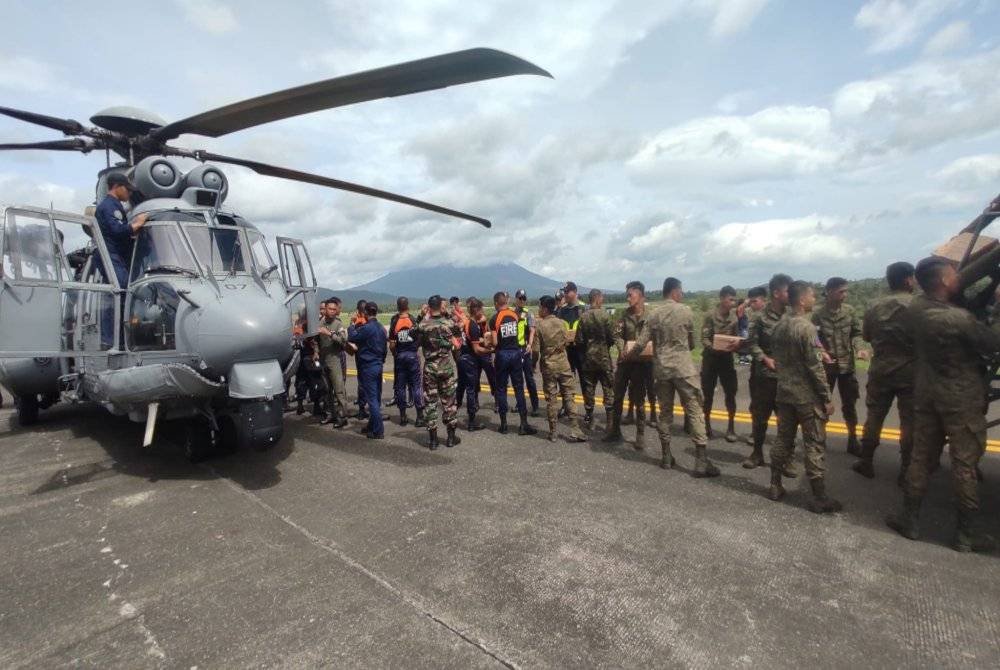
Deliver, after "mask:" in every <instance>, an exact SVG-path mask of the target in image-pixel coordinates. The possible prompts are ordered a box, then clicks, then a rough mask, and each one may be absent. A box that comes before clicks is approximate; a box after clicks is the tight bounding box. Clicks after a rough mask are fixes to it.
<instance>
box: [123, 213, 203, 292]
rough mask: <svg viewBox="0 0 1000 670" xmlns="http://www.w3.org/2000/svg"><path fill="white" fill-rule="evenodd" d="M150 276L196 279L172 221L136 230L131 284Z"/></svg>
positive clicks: (180, 237) (188, 256) (193, 264)
mask: <svg viewBox="0 0 1000 670" xmlns="http://www.w3.org/2000/svg"><path fill="white" fill-rule="evenodd" d="M150 274H181V275H192V276H199V273H198V266H197V264H196V263H195V262H194V259H193V258H192V257H191V252H190V251H188V248H187V245H186V244H184V237H183V235H181V230H180V228H178V226H177V224H176V223H174V222H169V223H161V222H159V221H158V222H156V223H155V224H154V223H150V224H149V225H146V226H143V227H142V228H140V229H139V233H138V235H137V236H136V241H135V256H134V257H133V260H132V278H131V280H132V281H135V280H137V279H140V278H142V277H145V276H146V275H150Z"/></svg>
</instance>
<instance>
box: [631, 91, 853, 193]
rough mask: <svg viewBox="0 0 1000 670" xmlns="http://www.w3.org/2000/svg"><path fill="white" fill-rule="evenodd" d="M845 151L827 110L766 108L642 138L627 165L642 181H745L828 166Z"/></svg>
mask: <svg viewBox="0 0 1000 670" xmlns="http://www.w3.org/2000/svg"><path fill="white" fill-rule="evenodd" d="M843 151H844V146H843V140H842V139H841V138H838V137H837V136H836V135H835V133H834V132H833V129H832V127H831V119H830V112H829V111H828V110H826V109H823V108H820V107H792V106H788V107H768V108H766V109H763V110H761V111H759V112H757V113H755V114H751V115H749V116H711V117H703V118H700V119H695V120H693V121H689V122H687V123H684V124H681V125H679V126H674V127H673V128H668V129H666V130H664V131H662V132H660V133H658V134H657V135H655V136H654V137H652V138H651V139H649V140H648V141H647V142H645V143H644V145H643V146H642V147H641V148H640V149H639V150H638V151H637V152H636V154H635V155H634V156H632V158H630V159H629V161H628V167H629V168H630V169H631V170H632V172H633V174H635V175H636V176H637V177H638V178H639V179H640V180H643V181H652V180H658V179H663V178H669V177H695V178H711V179H713V180H716V181H722V182H744V181H753V180H757V179H777V178H790V177H795V176H798V175H805V174H813V173H816V172H820V171H823V170H827V169H829V168H831V167H833V166H834V165H836V163H837V162H838V161H839V160H840V159H841V156H842V153H843Z"/></svg>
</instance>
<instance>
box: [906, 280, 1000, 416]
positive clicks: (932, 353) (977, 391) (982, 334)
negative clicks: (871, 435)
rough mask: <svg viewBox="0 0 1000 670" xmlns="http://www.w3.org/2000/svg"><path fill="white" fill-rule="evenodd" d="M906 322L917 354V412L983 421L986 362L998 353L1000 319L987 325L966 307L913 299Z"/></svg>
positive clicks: (999, 352)
mask: <svg viewBox="0 0 1000 670" xmlns="http://www.w3.org/2000/svg"><path fill="white" fill-rule="evenodd" d="M906 321H907V325H908V326H909V329H910V332H911V333H913V344H914V349H915V351H916V364H915V366H914V396H915V397H914V400H915V403H916V407H917V409H931V410H935V411H937V412H941V413H955V414H959V415H963V414H964V415H967V416H969V417H970V420H975V421H977V422H979V421H981V420H982V416H983V414H984V413H985V411H986V402H987V401H986V398H987V394H988V393H989V379H988V376H987V365H986V361H987V360H988V359H990V358H993V357H994V356H997V355H998V354H1000V321H998V322H995V323H994V324H993V325H992V326H987V325H985V324H983V323H981V322H979V321H977V320H976V318H975V317H974V316H973V315H972V313H971V312H969V311H968V310H966V309H963V308H961V307H958V306H956V305H952V304H951V303H946V302H939V301H937V300H934V299H932V298H929V297H927V296H923V295H920V296H917V297H915V298H913V300H912V301H911V302H910V306H909V308H908V309H907V312H906Z"/></svg>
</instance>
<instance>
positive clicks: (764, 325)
mask: <svg viewBox="0 0 1000 670" xmlns="http://www.w3.org/2000/svg"><path fill="white" fill-rule="evenodd" d="M779 321H781V312H775V311H774V309H773V308H772V307H771V304H770V303H768V305H767V307H765V308H764V309H763V310H761V311H760V312H756V313H755V314H754V315H753V318H752V319H751V320H750V336H749V340H750V355H751V356H753V360H754V373H755V374H759V375H761V376H762V377H770V378H772V379H777V378H778V373H777V372H775V371H774V370H772V369H770V368H768V367H767V366H766V365H764V356H767V357H768V358H774V344H773V342H772V333H773V332H774V327H775V326H776V325H778V322H779Z"/></svg>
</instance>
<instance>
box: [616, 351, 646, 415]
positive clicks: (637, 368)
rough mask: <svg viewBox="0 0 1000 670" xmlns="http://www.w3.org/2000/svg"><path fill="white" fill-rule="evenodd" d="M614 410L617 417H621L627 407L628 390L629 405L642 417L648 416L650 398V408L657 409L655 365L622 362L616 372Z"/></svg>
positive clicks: (639, 362)
mask: <svg viewBox="0 0 1000 670" xmlns="http://www.w3.org/2000/svg"><path fill="white" fill-rule="evenodd" d="M614 381H615V384H614V394H613V395H614V408H615V415H616V416H619V417H620V416H621V415H622V410H623V409H624V407H625V390H626V389H628V401H629V405H630V406H632V407H634V408H635V409H636V411H637V412H638V413H639V414H641V415H642V416H646V410H645V400H646V396H647V395H648V396H649V406H650V408H652V409H653V410H655V409H656V391H655V384H654V383H653V364H652V363H651V362H647V361H622V362H621V363H619V364H618V368H617V369H616V370H615V380H614Z"/></svg>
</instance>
